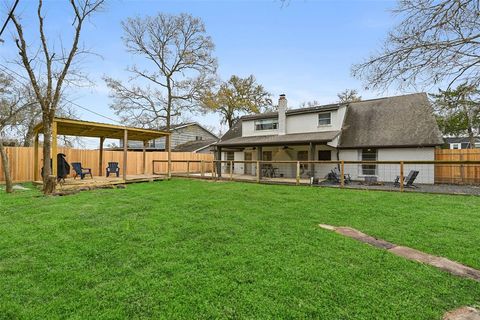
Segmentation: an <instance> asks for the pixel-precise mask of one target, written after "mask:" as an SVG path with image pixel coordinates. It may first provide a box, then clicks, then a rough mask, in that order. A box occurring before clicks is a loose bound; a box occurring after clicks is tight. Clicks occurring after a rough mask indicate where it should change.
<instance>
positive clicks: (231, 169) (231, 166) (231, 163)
mask: <svg viewBox="0 0 480 320" xmlns="http://www.w3.org/2000/svg"><path fill="white" fill-rule="evenodd" d="M230 180H233V161H232V160H230Z"/></svg>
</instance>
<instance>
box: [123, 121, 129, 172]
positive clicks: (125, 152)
mask: <svg viewBox="0 0 480 320" xmlns="http://www.w3.org/2000/svg"><path fill="white" fill-rule="evenodd" d="M127 158H128V131H127V129H125V130H124V131H123V180H125V181H127Z"/></svg>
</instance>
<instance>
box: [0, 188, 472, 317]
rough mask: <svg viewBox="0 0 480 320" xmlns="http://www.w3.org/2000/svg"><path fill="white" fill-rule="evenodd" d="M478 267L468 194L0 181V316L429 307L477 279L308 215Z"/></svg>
mask: <svg viewBox="0 0 480 320" xmlns="http://www.w3.org/2000/svg"><path fill="white" fill-rule="evenodd" d="M319 223H326V224H332V225H337V226H351V227H354V228H357V229H359V230H361V231H363V232H366V233H369V234H371V235H374V236H377V237H381V238H383V239H386V240H388V241H391V242H394V243H396V244H401V245H407V246H411V247H414V248H416V249H420V250H423V251H427V252H429V253H433V254H436V255H443V256H446V257H448V258H450V259H453V260H457V261H459V262H462V263H465V264H468V265H470V266H472V267H476V268H480V246H479V244H480V197H467V196H445V195H428V194H411V193H408V194H400V193H388V192H372V191H370V192H368V191H360V190H339V189H333V188H310V187H293V186H271V185H256V184H247V183H238V182H234V183H228V182H219V183H214V182H206V181H196V180H180V179H175V180H172V181H163V182H155V183H144V184H136V185H129V186H128V188H127V189H118V190H96V191H88V192H82V193H79V194H77V195H73V196H66V197H42V196H40V194H39V193H38V192H37V191H26V192H17V193H16V194H14V195H10V196H7V195H5V194H3V193H2V194H0V318H37V319H46V318H49V319H50V318H67V317H71V318H78V319H84V318H92V319H101V318H105V319H106V318H156V319H158V318H165V319H172V318H183V319H188V318H250V319H253V318H256V319H268V318H271V319H278V318H290V319H292V318H320V319H440V318H441V315H442V314H443V313H444V312H445V311H446V310H450V309H453V308H456V307H458V306H462V305H471V306H479V305H480V283H478V282H474V281H472V280H468V279H462V278H458V277H455V276H452V275H450V274H447V273H445V272H442V271H439V270H437V269H435V268H433V267H429V266H424V265H421V264H418V263H415V262H412V261H407V260H405V259H403V258H400V257H397V256H394V255H392V254H390V253H388V252H386V251H383V250H379V249H376V248H373V247H370V246H368V245H366V244H363V243H360V242H357V241H355V240H352V239H350V238H346V237H343V236H341V235H338V234H336V233H333V232H329V231H326V230H323V229H320V228H318V224H319Z"/></svg>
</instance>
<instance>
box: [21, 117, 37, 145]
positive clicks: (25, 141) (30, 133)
mask: <svg viewBox="0 0 480 320" xmlns="http://www.w3.org/2000/svg"><path fill="white" fill-rule="evenodd" d="M34 128H35V122H34V121H32V122H31V123H29V124H28V128H27V132H25V137H24V139H23V146H24V147H31V146H32V142H33V129H34Z"/></svg>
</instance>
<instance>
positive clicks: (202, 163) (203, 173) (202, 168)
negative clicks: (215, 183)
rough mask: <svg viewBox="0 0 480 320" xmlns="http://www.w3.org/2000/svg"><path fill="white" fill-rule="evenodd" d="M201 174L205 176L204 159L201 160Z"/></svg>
mask: <svg viewBox="0 0 480 320" xmlns="http://www.w3.org/2000/svg"><path fill="white" fill-rule="evenodd" d="M200 175H201V176H202V178H203V177H205V162H204V161H203V160H202V161H200Z"/></svg>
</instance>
